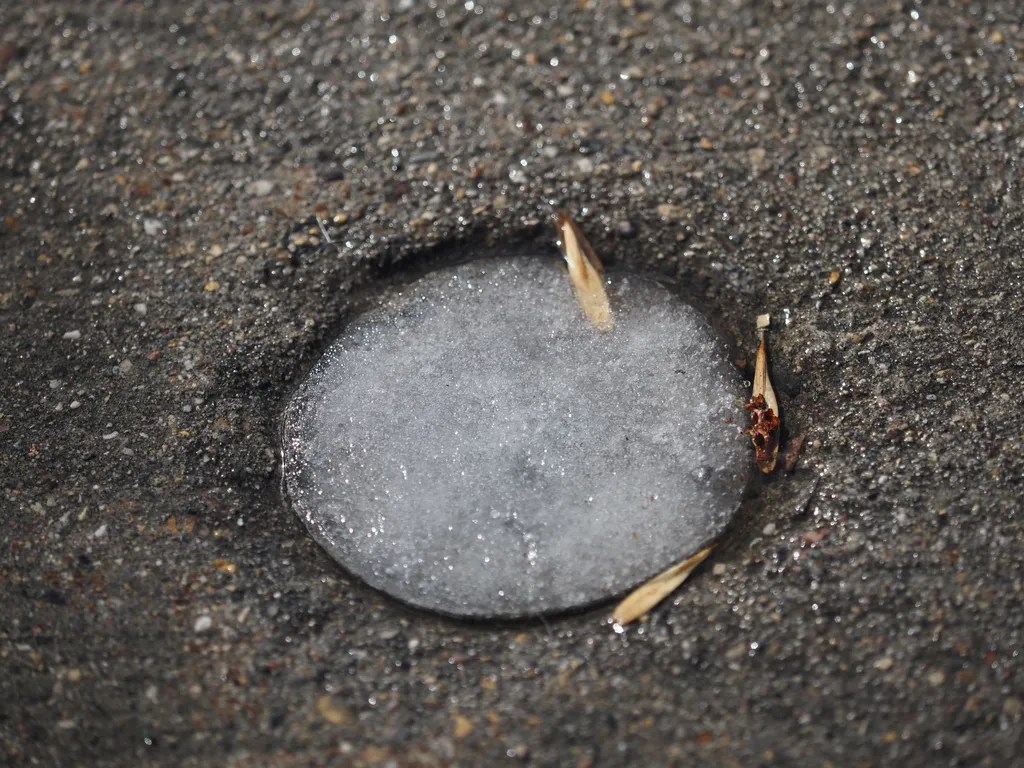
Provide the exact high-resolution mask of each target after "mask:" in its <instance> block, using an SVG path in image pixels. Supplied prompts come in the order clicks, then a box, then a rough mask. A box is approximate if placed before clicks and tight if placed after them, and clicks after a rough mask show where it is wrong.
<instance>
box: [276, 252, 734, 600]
mask: <svg viewBox="0 0 1024 768" xmlns="http://www.w3.org/2000/svg"><path fill="white" fill-rule="evenodd" d="M611 296H612V311H613V313H614V321H615V327H614V329H613V330H612V331H611V332H609V333H602V332H600V331H597V330H596V329H594V328H593V327H592V326H590V325H589V324H588V323H587V321H586V320H585V318H584V317H583V314H582V312H581V311H580V308H579V305H578V304H577V302H576V300H575V298H574V295H573V290H572V287H571V285H570V283H569V280H568V279H567V277H566V274H565V269H564V267H561V266H560V265H559V264H558V263H556V262H554V261H551V260H547V259H543V258H527V257H518V258H490V259H481V260H477V261H474V262H470V263H468V264H463V265H461V266H457V267H453V268H447V269H442V270H439V271H436V272H433V273H430V274H428V275H427V276H425V277H423V278H421V279H419V280H416V281H415V282H412V283H411V284H409V285H407V286H405V287H404V288H402V289H401V290H398V291H396V292H394V293H392V294H391V295H390V296H389V297H388V298H387V299H385V300H383V301H381V302H380V303H379V304H378V305H376V306H374V307H373V308H372V309H370V310H368V311H367V312H365V313H364V314H362V315H361V316H359V317H358V318H357V319H355V320H354V321H352V322H351V323H350V324H349V325H348V326H347V327H346V328H345V329H344V331H343V332H342V334H341V336H340V338H339V339H337V341H335V342H334V344H333V345H332V346H331V347H330V348H329V350H328V351H327V352H326V354H325V355H324V356H323V358H322V359H321V360H320V361H319V363H318V364H317V365H316V366H315V367H314V369H313V371H312V372H311V374H310V375H309V377H308V379H307V380H306V381H305V382H304V383H303V384H302V385H301V386H300V387H299V389H298V391H297V392H296V394H295V396H294V398H293V400H292V401H291V402H290V404H289V406H288V409H287V412H286V414H285V428H284V452H285V482H286V487H287V490H288V493H289V495H290V497H291V499H292V501H293V504H294V507H295V509H296V511H297V513H298V514H299V515H300V516H301V518H302V519H303V521H304V522H305V523H306V526H307V527H308V528H309V530H310V532H311V533H312V535H313V536H314V537H315V538H316V540H317V541H319V542H320V544H321V545H322V546H323V547H324V548H325V549H326V550H327V551H328V552H329V553H330V554H331V555H332V556H333V557H334V558H335V559H337V560H338V562H339V563H341V564H342V565H343V566H344V567H345V568H346V569H348V570H349V571H350V572H351V573H353V574H355V575H356V576H358V577H360V578H362V579H364V580H365V581H366V582H367V583H369V584H370V585H372V586H374V587H377V588H379V589H381V590H383V591H385V592H387V593H389V594H391V595H393V596H394V597H396V598H398V599H400V600H403V601H405V602H407V603H411V604H413V605H416V606H420V607H423V608H428V609H432V610H436V611H441V612H444V613H448V614H453V615H458V616H478V617H517V616H525V615H531V614H540V613H548V612H553V611H561V610H566V609H569V608H573V607H576V606H582V605H586V604H589V603H593V602H596V601H599V600H602V599H605V598H610V597H613V596H615V595H618V594H620V593H622V592H623V591H625V590H627V589H629V588H631V587H633V586H635V585H636V584H637V583H639V582H641V581H643V580H644V579H646V578H648V577H650V576H651V575H653V574H655V573H657V572H659V571H661V570H663V569H664V568H666V567H668V566H669V565H671V564H672V563H674V562H677V561H679V560H682V559H684V558H685V557H687V556H689V555H691V554H693V553H694V552H695V551H696V550H697V549H698V548H699V547H700V545H702V544H704V543H706V542H708V541H709V540H711V539H713V538H715V537H716V536H718V535H719V534H720V533H721V532H722V530H723V528H724V527H725V526H726V524H727V523H728V521H729V519H730V517H731V516H732V514H733V513H734V511H735V510H736V509H737V507H738V505H739V502H740V496H741V493H742V489H743V485H744V481H743V475H744V474H745V473H746V472H747V471H748V459H749V457H748V451H747V448H748V446H747V445H746V441H745V440H744V439H743V437H742V430H741V428H740V427H739V426H738V425H739V424H742V423H744V421H745V420H744V418H743V414H742V401H743V400H744V397H743V393H742V391H741V387H740V382H739V378H738V376H737V374H736V372H735V369H734V368H732V366H730V365H729V364H728V362H727V359H726V352H727V350H726V347H725V346H724V345H723V343H722V342H721V340H719V339H718V338H717V336H716V335H715V334H714V332H713V331H712V330H711V328H710V327H709V326H708V324H707V322H706V321H705V320H704V319H703V318H702V317H701V316H700V315H699V313H698V312H697V311H696V310H694V309H693V308H692V307H690V306H689V305H688V304H686V303H684V302H683V301H681V300H680V299H678V298H677V297H676V296H674V295H673V294H672V293H670V292H669V291H668V290H667V289H666V288H664V287H662V286H661V285H659V284H658V283H656V282H654V281H652V280H649V279H646V278H643V277H639V276H636V275H616V276H613V277H612V281H611Z"/></svg>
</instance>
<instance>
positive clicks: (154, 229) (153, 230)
mask: <svg viewBox="0 0 1024 768" xmlns="http://www.w3.org/2000/svg"><path fill="white" fill-rule="evenodd" d="M142 229H143V230H144V231H145V232H146V234H147V235H149V236H150V237H155V236H156V235H159V234H161V233H162V232H163V231H164V223H163V222H162V221H160V219H144V220H143V222H142Z"/></svg>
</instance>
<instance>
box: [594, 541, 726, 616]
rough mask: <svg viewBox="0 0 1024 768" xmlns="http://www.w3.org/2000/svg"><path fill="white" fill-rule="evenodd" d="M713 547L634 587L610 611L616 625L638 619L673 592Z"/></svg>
mask: <svg viewBox="0 0 1024 768" xmlns="http://www.w3.org/2000/svg"><path fill="white" fill-rule="evenodd" d="M713 549H714V546H710V547H708V548H707V549H702V550H701V551H700V552H698V553H697V554H696V555H694V556H693V557H691V558H688V559H686V560H684V561H683V562H681V563H677V564H676V565H673V566H672V567H671V568H669V569H668V570H665V571H662V572H661V573H659V574H658V575H657V576H655V577H654V578H653V579H651V580H650V581H648V582H646V583H644V584H643V585H642V586H640V587H638V588H637V589H635V590H634V591H633V592H631V593H630V594H629V596H628V597H627V598H626V599H625V600H623V601H622V602H621V603H619V604H618V605H617V606H615V610H614V611H613V612H612V621H613V622H614V623H615V624H616V625H617V626H619V627H624V626H625V625H626V624H629V623H630V622H632V621H636V620H637V619H639V618H640V617H641V616H643V615H644V614H646V613H647V612H648V611H649V610H651V609H652V608H653V607H654V606H656V605H657V604H658V603H660V602H661V601H662V600H664V599H665V598H666V597H668V596H669V595H671V594H672V593H673V592H675V591H676V588H677V587H678V586H679V585H680V584H682V583H683V582H684V581H686V579H687V577H689V575H690V574H691V573H693V569H694V568H696V567H697V566H698V565H700V564H701V563H703V562H704V561H705V560H706V559H707V557H708V555H710V554H711V551H712V550H713Z"/></svg>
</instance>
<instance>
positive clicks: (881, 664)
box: [875, 656, 893, 672]
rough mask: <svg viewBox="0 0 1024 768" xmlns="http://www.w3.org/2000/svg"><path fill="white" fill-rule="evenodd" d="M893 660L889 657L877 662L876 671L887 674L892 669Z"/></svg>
mask: <svg viewBox="0 0 1024 768" xmlns="http://www.w3.org/2000/svg"><path fill="white" fill-rule="evenodd" d="M892 665H893V660H892V659H891V658H889V657H888V656H883V657H882V658H880V659H878V660H877V661H876V662H875V669H880V670H882V671H883V672H885V671H886V670H887V669H892Z"/></svg>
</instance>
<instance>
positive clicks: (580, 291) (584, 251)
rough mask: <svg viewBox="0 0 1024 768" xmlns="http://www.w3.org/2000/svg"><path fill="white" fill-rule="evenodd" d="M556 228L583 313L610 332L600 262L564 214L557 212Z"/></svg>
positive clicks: (595, 325) (602, 270)
mask: <svg viewBox="0 0 1024 768" xmlns="http://www.w3.org/2000/svg"><path fill="white" fill-rule="evenodd" d="M555 229H557V230H558V243H559V245H560V246H561V247H562V253H563V254H564V255H565V262H566V264H568V265H569V278H570V279H571V280H572V284H573V287H574V288H575V289H576V298H577V299H578V300H579V302H580V306H581V307H582V308H583V314H585V315H586V316H587V319H588V320H590V322H591V323H592V324H593V325H594V327H595V328H597V329H598V330H600V331H610V330H611V329H612V311H611V307H610V306H609V305H608V294H607V293H606V292H605V289H604V268H603V267H602V266H601V260H600V259H599V258H597V254H596V253H594V249H593V248H591V247H590V243H588V242H587V238H585V237H584V236H583V232H581V231H580V228H579V227H577V226H576V223H575V222H574V221H573V220H572V219H571V218H569V215H568V214H567V213H564V212H562V211H559V212H558V213H556V214H555Z"/></svg>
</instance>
